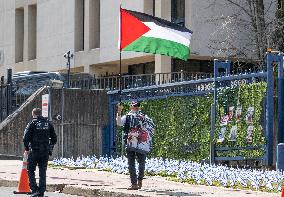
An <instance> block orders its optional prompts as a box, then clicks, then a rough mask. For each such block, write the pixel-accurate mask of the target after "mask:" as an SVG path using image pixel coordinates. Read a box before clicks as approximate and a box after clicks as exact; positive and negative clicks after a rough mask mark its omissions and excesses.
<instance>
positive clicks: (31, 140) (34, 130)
mask: <svg viewBox="0 0 284 197" xmlns="http://www.w3.org/2000/svg"><path fill="white" fill-rule="evenodd" d="M56 142H57V136H56V134H55V131H54V127H53V125H52V124H51V123H50V122H49V121H48V119H46V118H44V117H42V116H37V117H36V118H33V120H32V121H31V122H30V123H29V124H28V125H27V127H26V129H25V134H24V146H25V150H26V151H30V152H29V156H28V174H29V181H30V188H31V191H32V195H31V196H39V197H41V196H44V192H45V190H46V170H47V163H48V158H49V155H51V151H52V150H51V147H52V148H53V146H54V145H55V144H56ZM36 165H38V167H39V186H37V184H36V179H35V169H36Z"/></svg>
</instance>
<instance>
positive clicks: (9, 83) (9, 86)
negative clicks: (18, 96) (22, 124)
mask: <svg viewBox="0 0 284 197" xmlns="http://www.w3.org/2000/svg"><path fill="white" fill-rule="evenodd" d="M11 89H12V69H11V68H9V69H7V87H6V91H7V97H6V99H7V100H6V102H7V104H6V105H7V106H6V111H7V116H9V115H10V109H11V103H12V102H11V99H12V95H11V94H12V91H11Z"/></svg>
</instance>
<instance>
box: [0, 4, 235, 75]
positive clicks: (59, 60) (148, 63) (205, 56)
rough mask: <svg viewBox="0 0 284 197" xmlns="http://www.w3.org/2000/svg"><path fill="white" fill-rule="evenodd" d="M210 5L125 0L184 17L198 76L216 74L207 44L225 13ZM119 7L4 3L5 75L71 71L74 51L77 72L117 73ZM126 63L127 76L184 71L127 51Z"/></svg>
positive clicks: (0, 27)
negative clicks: (68, 68) (69, 55)
mask: <svg viewBox="0 0 284 197" xmlns="http://www.w3.org/2000/svg"><path fill="white" fill-rule="evenodd" d="M209 5H210V0H204V1H203V0H202V1H200V0H122V7H123V8H126V9H130V10H135V11H139V12H144V13H147V14H151V15H155V16H157V17H161V18H164V19H167V20H173V15H174V14H175V15H176V16H177V19H181V18H183V20H182V22H183V23H184V25H185V26H186V27H188V28H189V29H191V30H192V31H193V37H192V44H191V49H192V51H191V55H190V57H189V61H188V62H186V66H187V67H188V68H192V71H194V72H208V71H210V69H212V68H211V66H212V62H210V60H212V52H211V51H210V50H209V48H208V43H209V40H210V33H212V32H214V31H215V30H216V29H217V26H216V24H215V25H214V24H212V23H207V22H206V21H207V20H208V19H210V18H212V17H214V16H216V15H217V14H220V11H221V10H220V9H211V8H208V6H209ZM119 6H120V1H118V0H60V1H58V0H0V57H1V60H0V72H1V75H4V74H5V70H6V69H7V68H12V69H13V70H14V72H18V71H26V70H36V71H61V70H66V59H65V58H64V57H63V55H64V53H66V52H67V51H69V50H70V51H71V52H72V53H74V58H73V59H72V62H71V68H72V71H73V72H86V73H91V74H96V75H105V74H108V75H110V74H116V73H117V72H118V70H119V50H118V38H119ZM223 11H224V10H223ZM173 12H174V13H173ZM226 12H228V13H227V14H229V13H230V10H229V9H226ZM180 13H181V14H180ZM179 15H183V16H179ZM122 60H123V61H122V63H123V66H122V72H123V73H130V74H137V73H152V72H156V73H161V72H171V71H178V70H179V69H182V68H184V66H173V62H174V61H173V60H172V59H171V58H169V57H165V56H161V55H152V54H145V53H134V52H123V53H122ZM201 60H202V61H201ZM204 65H205V66H204ZM209 67H210V68H209ZM204 68H205V70H204Z"/></svg>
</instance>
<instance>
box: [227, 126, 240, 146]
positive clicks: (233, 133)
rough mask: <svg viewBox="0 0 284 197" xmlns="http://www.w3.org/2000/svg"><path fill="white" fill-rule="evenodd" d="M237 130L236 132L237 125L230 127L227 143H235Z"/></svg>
mask: <svg viewBox="0 0 284 197" xmlns="http://www.w3.org/2000/svg"><path fill="white" fill-rule="evenodd" d="M237 130H238V127H237V125H234V126H232V128H231V130H230V135H229V141H231V142H235V141H237Z"/></svg>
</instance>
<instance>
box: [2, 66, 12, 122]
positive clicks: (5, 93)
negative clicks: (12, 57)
mask: <svg viewBox="0 0 284 197" xmlns="http://www.w3.org/2000/svg"><path fill="white" fill-rule="evenodd" d="M11 98H12V70H11V69H8V72H7V80H6V82H5V78H4V76H1V82H0V120H1V121H2V120H4V119H5V118H6V117H7V116H8V115H9V114H10V113H11V111H12V110H13V107H12V106H11V104H12V99H11Z"/></svg>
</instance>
